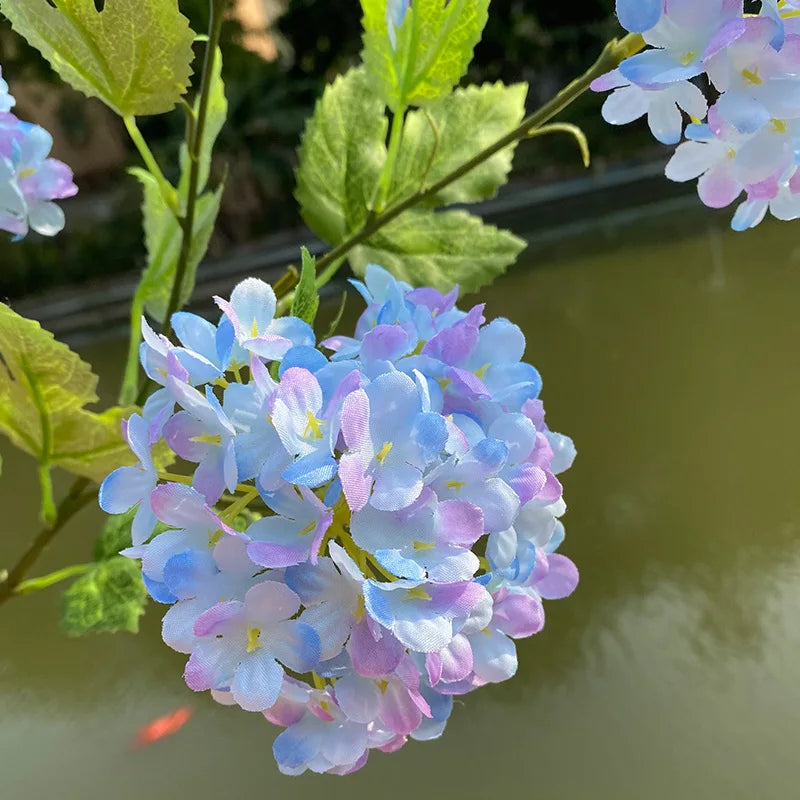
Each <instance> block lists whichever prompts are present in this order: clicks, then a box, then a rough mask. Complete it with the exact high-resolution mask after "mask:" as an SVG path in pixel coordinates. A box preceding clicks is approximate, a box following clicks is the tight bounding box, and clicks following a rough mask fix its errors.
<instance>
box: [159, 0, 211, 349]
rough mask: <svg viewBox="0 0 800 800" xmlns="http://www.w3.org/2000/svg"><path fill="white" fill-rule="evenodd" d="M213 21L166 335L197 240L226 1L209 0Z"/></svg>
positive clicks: (202, 77) (177, 304)
mask: <svg viewBox="0 0 800 800" xmlns="http://www.w3.org/2000/svg"><path fill="white" fill-rule="evenodd" d="M209 7H210V20H209V33H208V44H207V45H206V52H205V58H204V60H203V72H202V76H201V79H200V103H199V105H198V110H197V120H196V122H195V124H194V131H193V132H194V137H193V140H192V141H189V142H187V145H188V148H189V159H190V161H191V166H190V168H189V191H188V196H187V200H186V213H185V215H184V216H183V219H182V223H181V227H182V228H183V238H182V240H181V249H180V254H179V256H178V264H177V267H176V269H175V280H174V282H173V284H172V290H171V292H170V296H169V303H168V305H167V313H166V315H165V317H164V325H163V327H162V330H161V332H162V333H163V334H164V336H169V335H170V333H172V323H171V319H172V315H173V314H174V313H175V312H176V311H177V310H178V307H179V306H180V304H181V292H182V289H183V282H184V278H185V275H186V270H187V269H188V266H189V258H190V256H191V252H192V244H193V242H194V232H195V231H194V224H195V216H196V213H197V195H198V190H199V185H200V152H201V151H202V147H203V138H204V137H205V132H206V120H207V118H208V104H209V101H210V97H211V84H212V82H213V72H214V62H215V61H216V57H217V47H218V46H219V39H220V33H221V31H222V22H223V19H224V14H223V12H224V10H225V0H209Z"/></svg>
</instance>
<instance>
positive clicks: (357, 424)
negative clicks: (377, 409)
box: [341, 389, 372, 450]
mask: <svg viewBox="0 0 800 800" xmlns="http://www.w3.org/2000/svg"><path fill="white" fill-rule="evenodd" d="M369 416H370V402H369V397H368V396H367V393H366V392H365V391H364V390H363V389H356V391H354V392H351V393H350V394H349V395H347V397H346V398H345V400H344V402H343V403H342V417H341V419H342V422H341V431H342V435H343V436H344V441H345V444H346V445H347V447H348V448H349V449H350V450H363V449H371V448H372V441H371V439H370V431H369Z"/></svg>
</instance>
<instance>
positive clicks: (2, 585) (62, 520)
mask: <svg viewBox="0 0 800 800" xmlns="http://www.w3.org/2000/svg"><path fill="white" fill-rule="evenodd" d="M91 483H92V482H91V481H90V480H89V479H88V478H79V479H78V480H76V481H75V483H73V484H72V487H71V488H70V490H69V492H68V493H67V496H66V497H65V498H64V499H63V500H62V501H61V503H60V504H59V507H58V512H57V515H56V519H55V521H54V522H53V524H52V525H48V526H46V527H44V528H42V530H41V531H39V533H38V534H37V536H36V538H35V539H34V540H33V542H31V544H30V546H29V547H28V549H27V550H26V551H25V552H24V553H23V554H22V557H21V558H20V559H19V561H17V563H16V564H15V565H14V566H13V567H12V568H11V570H10V571H9V572H8V574H7V575H6V576H5V579H4V580H3V579H2V575H0V605H2V604H3V603H5V602H6V601H7V600H9V599H10V598H11V597H13V596H14V595H15V594H16V592H17V589H18V587H19V586H20V584H21V583H22V582H23V581H24V580H25V578H26V577H27V575H28V572H30V570H31V568H32V567H33V565H34V564H35V563H36V562H37V561H38V559H39V556H41V554H42V553H43V552H44V550H45V549H46V548H47V546H48V545H49V544H50V542H52V541H53V539H55V537H56V536H57V535H58V533H59V532H60V531H61V529H62V528H63V527H64V526H65V525H66V524H67V523H68V522H69V521H70V520H71V519H72V518H73V517H74V516H75V515H76V514H77V513H78V512H79V511H80V510H81V509H82V508H84V507H85V506H86V505H87V504H88V503H89V502H90V501H91V500H92V499H93V498H95V497H97V493H96V492H95V491H87V489H88V487H89V486H90V485H91Z"/></svg>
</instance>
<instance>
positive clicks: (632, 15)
mask: <svg viewBox="0 0 800 800" xmlns="http://www.w3.org/2000/svg"><path fill="white" fill-rule="evenodd" d="M662 4H663V0H617V16H618V17H619V22H620V25H622V27H623V28H625V30H627V31H630V32H631V33H644V31H647V30H650V28H652V27H653V26H654V25H655V24H656V23H657V22H658V21H659V19H661V11H662Z"/></svg>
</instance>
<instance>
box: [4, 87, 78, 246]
mask: <svg viewBox="0 0 800 800" xmlns="http://www.w3.org/2000/svg"><path fill="white" fill-rule="evenodd" d="M15 104H16V101H15V100H14V98H13V97H12V96H11V95H10V94H9V92H8V84H7V83H6V82H5V81H4V80H3V78H2V76H1V75H0V229H2V230H5V231H8V232H9V233H13V234H14V235H15V237H16V238H17V239H21V238H23V237H24V236H25V235H26V234H27V233H28V230H29V229H30V228H33V230H35V231H36V232H37V233H40V234H42V235H43V236H55V235H56V234H57V233H59V232H60V231H61V230H62V228H63V227H64V212H63V211H62V210H61V208H59V206H58V205H56V203H54V202H53V201H54V200H61V199H63V198H66V197H72V196H73V195H75V194H77V192H78V187H77V186H75V184H74V182H73V180H72V170H70V168H69V167H68V166H67V165H66V164H63V163H62V162H61V161H58V160H56V159H54V158H48V156H49V155H50V149H51V148H52V146H53V137H52V136H50V134H49V133H48V132H47V131H46V130H44V128H40V127H39V126H38V125H32V124H31V123H29V122H22V121H21V120H19V119H17V117H16V116H14V114H12V113H11V109H12V108H13V107H14V105H15Z"/></svg>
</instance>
